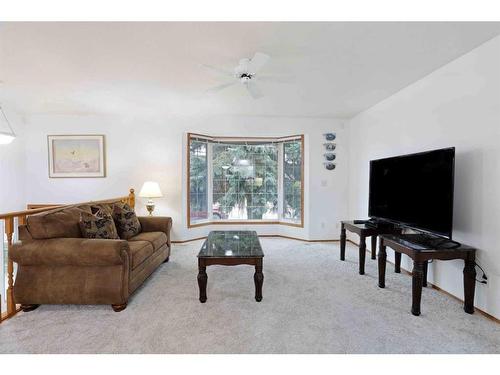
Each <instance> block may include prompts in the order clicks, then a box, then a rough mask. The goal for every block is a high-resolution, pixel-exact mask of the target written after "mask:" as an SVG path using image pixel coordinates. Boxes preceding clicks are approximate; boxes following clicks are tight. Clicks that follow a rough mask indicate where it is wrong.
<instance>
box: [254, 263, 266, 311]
mask: <svg viewBox="0 0 500 375" xmlns="http://www.w3.org/2000/svg"><path fill="white" fill-rule="evenodd" d="M253 281H254V283H255V300H256V301H257V302H260V301H262V284H264V274H263V273H262V259H259V260H258V261H257V264H256V265H255V274H254V275H253Z"/></svg>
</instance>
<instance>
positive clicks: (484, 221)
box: [347, 37, 500, 318]
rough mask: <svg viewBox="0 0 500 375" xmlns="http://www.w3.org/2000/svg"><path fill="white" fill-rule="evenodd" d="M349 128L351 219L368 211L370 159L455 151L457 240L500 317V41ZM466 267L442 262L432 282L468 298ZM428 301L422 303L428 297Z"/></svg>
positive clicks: (481, 294) (481, 297) (479, 296)
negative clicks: (478, 269) (484, 280)
mask: <svg viewBox="0 0 500 375" xmlns="http://www.w3.org/2000/svg"><path fill="white" fill-rule="evenodd" d="M347 127H348V129H349V140H350V144H349V153H350V157H349V160H350V162H349V187H350V194H349V213H350V214H349V216H350V217H353V218H354V217H358V218H364V217H366V216H367V213H368V172H369V166H368V162H369V160H371V159H376V158H381V157H387V156H393V155H399V154H406V153H412V152H418V151H424V150H430V149H436V148H441V147H448V146H455V147H456V172H455V173H456V175H455V205H454V217H453V221H454V227H453V236H454V238H455V239H456V240H457V241H460V242H463V243H466V244H469V245H472V246H476V247H477V248H478V253H477V257H478V263H480V264H481V265H482V266H483V267H484V268H485V270H486V271H487V274H488V277H489V280H488V285H482V284H479V283H477V287H476V301H475V303H476V306H478V307H479V308H480V309H482V310H484V311H486V312H488V313H489V314H492V315H494V316H496V317H498V318H500V227H499V223H500V37H497V38H495V39H493V40H491V41H489V42H487V43H486V44H484V45H482V46H480V47H478V48H476V49H475V50H473V51H471V52H470V53H468V54H466V55H464V56H462V57H461V58H459V59H457V60H455V61H453V62H452V63H450V64H448V65H446V66H444V67H442V68H441V69H439V70H437V71H435V72H434V73H432V74H430V75H429V76H427V77H425V78H424V79H422V80H420V81H418V82H416V83H414V84H412V85H411V86H409V87H407V88H405V89H403V90H402V91H400V92H399V93H397V94H395V95H394V96H392V97H390V98H388V99H386V100H384V101H383V102H381V103H379V104H377V105H376V106H374V107H372V108H371V109H369V110H367V111H365V112H363V113H361V114H360V115H358V116H356V117H354V118H353V119H352V120H350V122H349V124H348V125H347ZM401 188H403V189H404V182H402V185H401ZM388 255H389V256H390V257H393V252H392V251H389V252H388ZM411 267H412V266H411V265H410V264H409V263H406V267H405V268H406V269H409V270H411ZM462 269H463V262H461V261H448V262H442V261H437V262H434V263H433V264H431V266H430V274H429V280H430V282H432V283H433V284H435V285H437V286H439V287H440V288H442V289H444V290H446V291H448V292H450V293H452V294H454V295H455V296H458V297H460V298H463V287H462ZM478 276H480V275H478ZM423 300H424V302H423V303H424V305H425V293H424V296H423Z"/></svg>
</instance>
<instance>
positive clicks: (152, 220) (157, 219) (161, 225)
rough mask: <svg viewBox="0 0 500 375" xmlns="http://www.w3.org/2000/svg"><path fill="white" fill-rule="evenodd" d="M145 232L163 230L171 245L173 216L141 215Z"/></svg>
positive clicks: (140, 219)
mask: <svg viewBox="0 0 500 375" xmlns="http://www.w3.org/2000/svg"><path fill="white" fill-rule="evenodd" d="M139 222H140V223H141V227H142V231H143V232H163V233H165V234H166V235H167V244H168V247H170V229H172V218H171V217H166V216H139Z"/></svg>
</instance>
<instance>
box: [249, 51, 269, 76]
mask: <svg viewBox="0 0 500 375" xmlns="http://www.w3.org/2000/svg"><path fill="white" fill-rule="evenodd" d="M270 58H271V57H270V56H268V55H266V54H265V53H262V52H257V53H256V54H255V56H254V57H252V59H251V60H250V62H249V63H248V72H249V73H252V74H255V73H257V72H258V71H259V70H260V69H261V68H262V67H263V66H264V65H266V63H267V62H268V61H269V59H270Z"/></svg>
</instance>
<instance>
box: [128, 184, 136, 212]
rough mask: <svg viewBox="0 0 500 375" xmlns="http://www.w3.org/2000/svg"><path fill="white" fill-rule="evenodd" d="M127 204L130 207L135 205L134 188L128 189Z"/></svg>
mask: <svg viewBox="0 0 500 375" xmlns="http://www.w3.org/2000/svg"><path fill="white" fill-rule="evenodd" d="M128 205H129V206H130V207H131V208H134V207H135V190H134V189H130V193H129V195H128Z"/></svg>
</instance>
